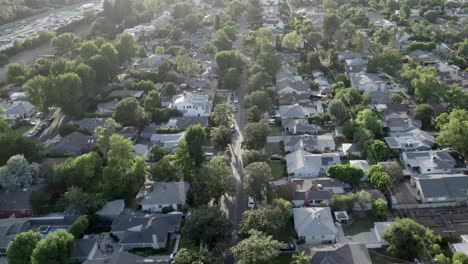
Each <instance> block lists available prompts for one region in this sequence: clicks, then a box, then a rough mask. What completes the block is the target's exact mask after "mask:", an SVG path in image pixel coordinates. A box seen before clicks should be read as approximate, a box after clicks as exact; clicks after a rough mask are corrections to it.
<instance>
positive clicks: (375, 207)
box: [372, 198, 389, 221]
mask: <svg viewBox="0 0 468 264" xmlns="http://www.w3.org/2000/svg"><path fill="white" fill-rule="evenodd" d="M388 214H389V212H388V206H387V202H386V201H385V200H383V199H381V198H379V199H377V200H375V201H374V203H373V204H372V215H373V216H374V217H375V218H376V219H378V220H380V221H386V220H387V217H388Z"/></svg>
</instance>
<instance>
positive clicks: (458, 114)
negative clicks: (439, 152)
mask: <svg viewBox="0 0 468 264" xmlns="http://www.w3.org/2000/svg"><path fill="white" fill-rule="evenodd" d="M436 124H437V127H438V128H439V129H440V135H439V136H438V137H437V138H436V142H437V144H438V145H439V146H442V147H452V148H453V149H455V150H456V151H458V152H459V153H460V154H462V155H463V156H464V157H465V158H466V157H468V111H467V110H465V109H455V110H453V111H452V112H451V113H450V114H448V115H447V114H446V113H443V114H441V115H440V116H439V117H437V119H436Z"/></svg>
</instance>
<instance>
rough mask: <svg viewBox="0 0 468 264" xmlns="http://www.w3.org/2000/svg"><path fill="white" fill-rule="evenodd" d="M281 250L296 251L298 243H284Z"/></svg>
mask: <svg viewBox="0 0 468 264" xmlns="http://www.w3.org/2000/svg"><path fill="white" fill-rule="evenodd" d="M280 250H281V251H295V250H296V245H294V244H292V243H289V244H283V245H282V246H281V247H280Z"/></svg>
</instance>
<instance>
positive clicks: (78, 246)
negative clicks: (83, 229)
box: [70, 238, 97, 263]
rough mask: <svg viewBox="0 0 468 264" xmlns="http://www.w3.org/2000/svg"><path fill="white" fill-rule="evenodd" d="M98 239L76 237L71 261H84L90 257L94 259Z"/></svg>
mask: <svg viewBox="0 0 468 264" xmlns="http://www.w3.org/2000/svg"><path fill="white" fill-rule="evenodd" d="M96 240H97V239H96V238H86V239H75V241H74V242H73V249H72V253H71V256H70V263H83V262H84V261H86V260H88V259H92V258H93V257H94V254H96V250H97V243H96Z"/></svg>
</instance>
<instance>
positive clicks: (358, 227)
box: [342, 214, 374, 236]
mask: <svg viewBox="0 0 468 264" xmlns="http://www.w3.org/2000/svg"><path fill="white" fill-rule="evenodd" d="M342 226H343V232H344V234H345V236H354V235H356V234H359V233H362V232H369V231H370V229H371V228H373V227H374V219H373V217H372V216H371V215H369V214H352V215H351V221H350V222H349V223H347V224H343V225H342Z"/></svg>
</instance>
